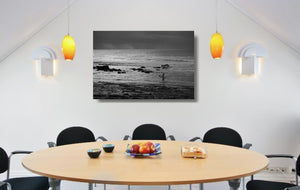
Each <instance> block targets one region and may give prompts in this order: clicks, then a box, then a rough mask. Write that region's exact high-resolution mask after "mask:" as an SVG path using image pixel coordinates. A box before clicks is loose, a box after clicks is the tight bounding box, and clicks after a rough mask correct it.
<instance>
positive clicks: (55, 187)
mask: <svg viewBox="0 0 300 190" xmlns="http://www.w3.org/2000/svg"><path fill="white" fill-rule="evenodd" d="M60 181H61V180H60V179H54V178H49V186H50V188H49V190H60Z"/></svg>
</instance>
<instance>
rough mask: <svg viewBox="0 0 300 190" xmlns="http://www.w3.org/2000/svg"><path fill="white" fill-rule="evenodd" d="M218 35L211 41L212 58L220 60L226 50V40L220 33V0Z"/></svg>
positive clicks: (213, 36)
mask: <svg viewBox="0 0 300 190" xmlns="http://www.w3.org/2000/svg"><path fill="white" fill-rule="evenodd" d="M216 12H217V14H216V33H214V34H213V35H212V37H211V40H210V53H211V56H212V58H214V59H220V58H221V57H222V53H223V49H224V40H223V37H222V35H221V33H219V32H218V0H216Z"/></svg>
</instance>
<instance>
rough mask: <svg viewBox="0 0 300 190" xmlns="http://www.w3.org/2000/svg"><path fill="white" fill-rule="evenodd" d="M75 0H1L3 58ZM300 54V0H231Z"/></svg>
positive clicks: (0, 33) (0, 60)
mask: <svg viewBox="0 0 300 190" xmlns="http://www.w3.org/2000/svg"><path fill="white" fill-rule="evenodd" d="M74 1H75V0H26V1H21V0H9V1H5V0H1V1H0V23H1V30H0V42H1V46H0V62H2V61H3V60H5V59H6V58H7V57H8V56H9V55H11V54H12V53H13V52H14V51H15V50H17V49H18V48H19V47H21V46H22V45H23V44H24V43H26V42H27V41H28V40H30V39H31V38H32V37H33V36H34V35H35V34H36V33H38V32H39V31H40V30H41V29H42V28H44V27H45V26H47V25H48V24H49V23H51V21H52V20H54V19H55V18H56V17H57V16H59V15H60V14H61V13H63V12H64V11H65V10H66V9H67V7H68V3H69V4H70V5H71V4H72V3H74ZM227 2H228V3H230V4H232V5H233V6H234V7H235V8H236V9H238V10H239V11H241V12H242V13H244V14H245V15H246V16H248V17H249V18H250V19H252V20H254V21H255V22H256V23H258V24H259V25H261V26H262V27H264V28H265V29H266V30H267V31H269V32H270V33H272V34H273V35H274V36H276V37H277V38H278V39H280V40H281V41H282V42H284V43H285V44H286V45H288V46H289V47H291V48H292V49H294V50H295V51H296V52H298V53H299V54H300V38H299V37H298V34H299V33H300V11H299V8H300V0H227Z"/></svg>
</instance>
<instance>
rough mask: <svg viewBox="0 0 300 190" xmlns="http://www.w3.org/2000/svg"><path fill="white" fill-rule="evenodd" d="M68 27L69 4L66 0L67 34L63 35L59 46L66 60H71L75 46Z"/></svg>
mask: <svg viewBox="0 0 300 190" xmlns="http://www.w3.org/2000/svg"><path fill="white" fill-rule="evenodd" d="M69 28H70V5H69V1H68V34H67V35H66V36H65V37H64V39H63V41H62V44H61V48H62V52H63V54H64V57H65V60H66V61H72V60H73V58H74V56H75V51H76V46H75V41H74V39H73V38H72V36H70V34H69Z"/></svg>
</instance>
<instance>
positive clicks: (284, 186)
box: [246, 154, 300, 190]
mask: <svg viewBox="0 0 300 190" xmlns="http://www.w3.org/2000/svg"><path fill="white" fill-rule="evenodd" d="M266 157H268V158H289V159H293V160H296V158H295V157H294V156H292V155H285V154H274V155H266ZM299 175H300V155H299V156H298V158H297V160H296V184H293V183H283V182H276V181H264V180H253V176H252V177H251V181H249V182H248V183H247V186H246V187H247V190H266V189H271V190H300V186H298V176H299Z"/></svg>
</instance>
